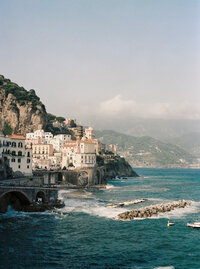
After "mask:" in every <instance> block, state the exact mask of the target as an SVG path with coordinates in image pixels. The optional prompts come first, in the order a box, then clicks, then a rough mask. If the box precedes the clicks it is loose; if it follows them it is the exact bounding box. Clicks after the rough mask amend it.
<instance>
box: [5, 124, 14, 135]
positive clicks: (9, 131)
mask: <svg viewBox="0 0 200 269" xmlns="http://www.w3.org/2000/svg"><path fill="white" fill-rule="evenodd" d="M12 132H13V130H12V128H11V126H10V124H9V123H8V122H7V121H6V122H5V123H4V127H3V134H4V135H11V134H12Z"/></svg>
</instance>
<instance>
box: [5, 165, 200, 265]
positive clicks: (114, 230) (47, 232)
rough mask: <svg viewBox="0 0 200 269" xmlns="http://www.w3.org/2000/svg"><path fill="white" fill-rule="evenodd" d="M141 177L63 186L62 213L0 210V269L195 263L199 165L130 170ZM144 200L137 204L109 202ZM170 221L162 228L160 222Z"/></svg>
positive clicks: (198, 261) (198, 258)
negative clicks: (152, 210)
mask: <svg viewBox="0 0 200 269" xmlns="http://www.w3.org/2000/svg"><path fill="white" fill-rule="evenodd" d="M135 170H136V172H137V173H138V174H139V175H141V177H140V178H127V179H125V178H123V179H117V180H109V181H108V185H107V188H106V189H103V190H62V191H60V193H59V196H60V198H62V199H63V200H64V201H65V204H66V206H65V207H64V208H63V209H61V211H62V212H66V213H69V214H68V215H60V214H56V213H52V212H45V213H22V212H15V211H12V210H10V211H8V212H7V213H6V214H2V215H0V268H3V269H4V268H5V269H6V268H52V269H54V268H55V269H56V268H144V269H147V268H148V269H150V268H170V269H171V268H176V269H177V268H181V269H184V268H185V269H193V268H195V269H199V268H200V229H193V228H189V227H186V224H187V223H188V222H193V221H197V220H199V221H200V170H192V169H142V168H140V169H135ZM139 198H145V199H147V200H146V201H145V202H144V203H142V204H137V205H130V206H126V207H124V208H110V207H108V204H112V203H115V202H125V201H131V200H135V199H139ZM180 199H186V200H192V201H193V202H192V205H191V206H190V207H187V208H184V209H176V210H174V211H171V212H169V213H166V214H163V213H162V214H161V215H159V216H158V217H156V218H148V219H138V220H132V221H127V222H125V221H118V220H116V219H115V218H116V216H117V214H119V213H121V212H124V211H126V210H129V209H133V208H139V207H142V206H147V205H150V204H158V203H162V202H165V201H174V200H180ZM168 219H170V221H173V222H174V223H175V225H174V226H171V227H167V221H168Z"/></svg>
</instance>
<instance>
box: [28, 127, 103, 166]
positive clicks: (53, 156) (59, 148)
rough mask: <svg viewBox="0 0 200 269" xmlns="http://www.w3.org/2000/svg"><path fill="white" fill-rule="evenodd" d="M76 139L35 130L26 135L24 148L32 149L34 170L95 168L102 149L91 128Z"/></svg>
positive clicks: (78, 134)
mask: <svg viewBox="0 0 200 269" xmlns="http://www.w3.org/2000/svg"><path fill="white" fill-rule="evenodd" d="M79 129H80V128H78V129H77V130H78V132H77V137H76V138H77V139H76V140H72V138H71V135H69V134H59V135H55V136H53V134H52V133H50V132H45V131H44V130H37V131H35V132H33V133H27V134H26V147H27V148H29V149H32V154H33V168H34V169H55V168H61V169H75V168H83V167H87V168H88V167H95V166H96V155H97V154H98V152H99V151H101V150H102V148H103V147H104V145H103V144H101V143H100V142H99V141H98V140H97V139H95V137H94V130H93V128H92V127H89V128H86V129H85V132H84V134H83V135H80V130H79Z"/></svg>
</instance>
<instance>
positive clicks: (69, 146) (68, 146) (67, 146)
mask: <svg viewBox="0 0 200 269" xmlns="http://www.w3.org/2000/svg"><path fill="white" fill-rule="evenodd" d="M63 147H64V148H73V147H76V145H64V146H63Z"/></svg>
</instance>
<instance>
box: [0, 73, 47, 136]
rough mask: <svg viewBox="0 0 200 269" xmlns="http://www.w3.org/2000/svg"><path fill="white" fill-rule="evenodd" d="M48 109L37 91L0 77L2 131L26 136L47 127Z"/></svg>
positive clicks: (0, 120) (0, 119) (0, 126)
mask: <svg viewBox="0 0 200 269" xmlns="http://www.w3.org/2000/svg"><path fill="white" fill-rule="evenodd" d="M46 116H47V113H46V109H45V106H44V105H43V103H42V102H41V101H40V98H39V97H38V96H37V95H36V93H35V91H34V90H33V89H31V90H30V91H27V90H25V89H24V88H23V87H20V86H18V85H17V84H16V83H14V82H11V81H10V80H9V79H6V78H4V76H2V75H0V131H1V132H3V133H4V134H11V133H16V134H25V133H27V132H31V131H33V130H36V129H42V128H45V126H46Z"/></svg>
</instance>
